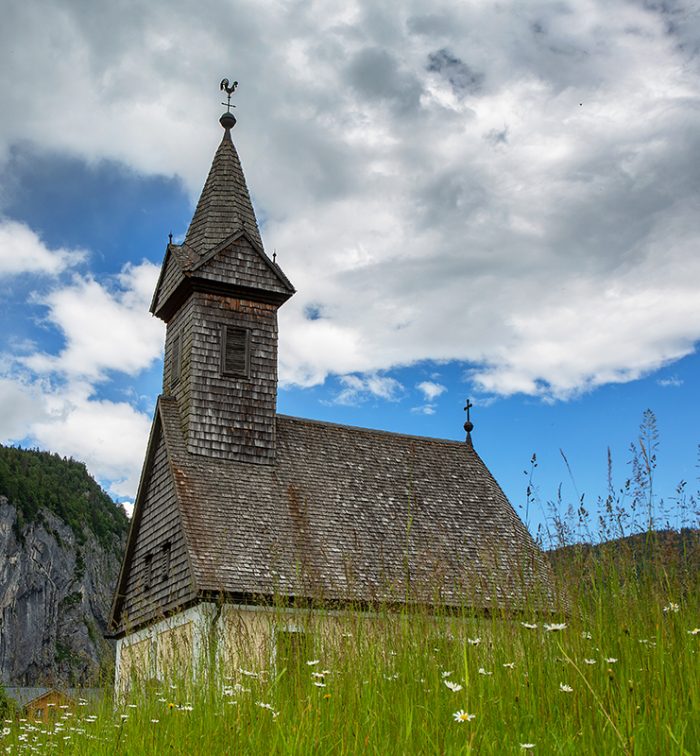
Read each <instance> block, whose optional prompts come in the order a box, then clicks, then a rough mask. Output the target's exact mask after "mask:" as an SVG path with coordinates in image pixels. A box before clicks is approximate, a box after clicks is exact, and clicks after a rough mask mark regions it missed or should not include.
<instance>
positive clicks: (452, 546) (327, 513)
mask: <svg viewBox="0 0 700 756" xmlns="http://www.w3.org/2000/svg"><path fill="white" fill-rule="evenodd" d="M156 418H157V422H158V424H159V425H160V427H161V428H162V433H163V439H164V442H165V447H166V450H167V455H168V459H169V464H170V471H171V475H172V479H173V481H174V484H175V485H174V487H175V496H176V500H177V507H178V509H179V512H180V516H181V523H182V528H183V531H184V538H185V541H186V543H187V549H188V555H189V564H190V568H191V573H192V574H191V584H190V589H189V591H188V595H187V596H184V595H183V596H182V597H181V600H182V601H183V602H185V601H189V602H191V601H192V600H195V599H196V597H198V596H199V597H202V596H207V595H210V596H214V595H216V596H222V595H225V596H229V597H230V598H231V599H236V600H246V601H251V600H252V601H259V600H262V601H267V600H270V599H272V598H273V597H275V596H277V597H279V596H282V597H287V598H289V599H294V600H297V601H298V600H304V601H314V602H319V603H332V604H338V603H341V604H344V603H351V604H352V603H361V604H368V603H369V604H371V603H382V602H391V603H397V602H398V603H403V602H406V601H408V602H411V603H420V604H426V603H427V604H434V603H435V602H436V601H437V602H439V603H441V604H444V605H448V606H450V605H452V606H456V607H462V606H471V607H476V608H482V609H493V608H495V607H507V608H510V609H517V608H519V607H522V606H523V605H524V602H525V601H526V596H527V595H528V594H529V592H530V591H531V589H533V588H535V587H537V591H538V592H539V593H538V596H539V600H540V605H541V599H542V598H543V597H544V599H545V603H546V602H547V601H549V600H551V593H550V587H549V585H548V581H549V568H548V565H547V563H546V560H545V558H544V556H543V554H542V553H541V551H540V550H539V549H538V548H537V546H536V545H535V543H534V542H533V540H532V538H531V537H530V535H529V533H528V531H527V529H526V528H525V526H524V525H523V523H522V522H521V520H520V519H519V517H518V516H517V514H516V513H515V511H514V510H513V508H512V506H511V505H510V503H509V502H508V499H507V498H506V496H505V495H504V493H503V491H502V490H501V488H500V487H499V485H498V484H497V483H496V481H495V480H494V478H493V476H492V475H491V473H490V472H489V471H488V469H487V468H486V466H485V465H484V463H483V462H482V460H481V458H480V457H479V455H478V454H477V453H476V451H475V450H474V449H473V448H472V446H471V445H470V444H466V443H460V442H456V441H448V440H441V439H434V438H423V437H418V436H409V435H401V434H396V433H387V432H382V431H377V430H369V429H364V428H356V427H350V426H345V425H335V424H332V423H324V422H317V421H312V420H305V419H301V418H296V417H288V416H284V415H278V416H277V458H276V461H275V464H274V465H265V466H263V465H251V464H247V463H245V462H234V461H227V460H222V459H213V458H208V457H206V456H202V455H196V454H191V453H188V452H187V449H186V444H185V441H184V437H183V434H182V429H181V422H180V415H179V412H178V408H177V402H176V401H175V400H173V399H170V398H167V397H160V399H159V402H158V408H157V411H156ZM138 514H139V511H138V503H137V510H136V513H135V517H138ZM134 526H135V527H136V529H138V523H137V522H135V523H134ZM134 535H135V534H134ZM125 581H126V576H122V586H120V589H119V593H122V594H123V593H124V592H125V586H126V582H125ZM543 588H544V592H543V591H542V589H543ZM531 599H532V596H530V600H531ZM123 621H124V618H123V617H120V608H119V605H116V606H115V614H114V624H115V630H116V631H117V632H119V628H120V627H121V628H123ZM130 621H131V622H132V623H137V622H138V617H134V616H132V617H131V618H130Z"/></svg>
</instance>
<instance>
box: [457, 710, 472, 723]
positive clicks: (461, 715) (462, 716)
mask: <svg viewBox="0 0 700 756" xmlns="http://www.w3.org/2000/svg"><path fill="white" fill-rule="evenodd" d="M452 716H453V717H454V720H455V722H471V721H472V719H476V714H467V712H466V711H464V709H460V710H459V711H456V712H455V713H454V714H453V715H452Z"/></svg>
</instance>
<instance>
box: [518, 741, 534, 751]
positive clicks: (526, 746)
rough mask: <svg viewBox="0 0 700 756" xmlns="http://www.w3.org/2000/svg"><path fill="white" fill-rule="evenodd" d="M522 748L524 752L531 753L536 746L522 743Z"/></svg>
mask: <svg viewBox="0 0 700 756" xmlns="http://www.w3.org/2000/svg"><path fill="white" fill-rule="evenodd" d="M520 747H521V748H522V750H523V751H531V750H532V749H533V748H534V747H535V744H534V743H521V744H520Z"/></svg>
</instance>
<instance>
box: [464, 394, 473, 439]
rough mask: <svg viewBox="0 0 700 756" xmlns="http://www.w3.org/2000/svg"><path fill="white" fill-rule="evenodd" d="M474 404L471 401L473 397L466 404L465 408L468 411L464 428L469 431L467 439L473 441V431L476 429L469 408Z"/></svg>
mask: <svg viewBox="0 0 700 756" xmlns="http://www.w3.org/2000/svg"><path fill="white" fill-rule="evenodd" d="M473 406H474V405H473V404H472V402H471V399H467V404H466V405H465V407H464V409H465V410H466V412H467V422H466V423H464V430H465V431H467V441H471V432H472V431H473V430H474V423H473V422H472V421H471V418H470V417H469V410H470V409H471V408H472V407H473Z"/></svg>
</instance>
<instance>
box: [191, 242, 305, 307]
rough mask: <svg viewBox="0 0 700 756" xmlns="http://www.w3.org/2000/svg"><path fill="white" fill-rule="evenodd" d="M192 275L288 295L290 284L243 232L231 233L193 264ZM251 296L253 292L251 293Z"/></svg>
mask: <svg viewBox="0 0 700 756" xmlns="http://www.w3.org/2000/svg"><path fill="white" fill-rule="evenodd" d="M192 275H193V276H195V277H197V278H202V279H205V280H207V281H216V282H219V283H222V284H224V285H229V286H234V287H241V288H245V289H251V290H258V291H260V292H261V293H263V292H268V293H273V292H274V293H277V294H280V295H282V296H287V297H288V296H290V295H291V294H292V293H293V292H294V288H293V286H292V285H291V283H290V282H289V280H288V279H287V277H286V276H285V275H284V273H282V270H281V268H280V267H279V266H278V265H276V264H275V263H273V262H272V261H271V260H270V259H269V258H268V257H267V255H266V254H265V253H264V252H262V251H261V250H260V249H259V248H258V247H257V245H256V244H254V243H253V242H251V240H250V238H249V237H248V235H247V234H246V233H245V232H242V233H240V234H238V235H235V236H234V237H233V238H231V239H230V240H227V241H226V242H224V243H223V244H220V245H219V246H218V247H215V248H214V249H213V250H212V251H211V252H210V253H209V254H207V255H205V256H204V257H203V258H202V259H201V260H200V261H199V262H198V263H197V265H196V266H195V267H194V268H193V270H192ZM252 295H253V296H255V294H254V293H253V294H252Z"/></svg>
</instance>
